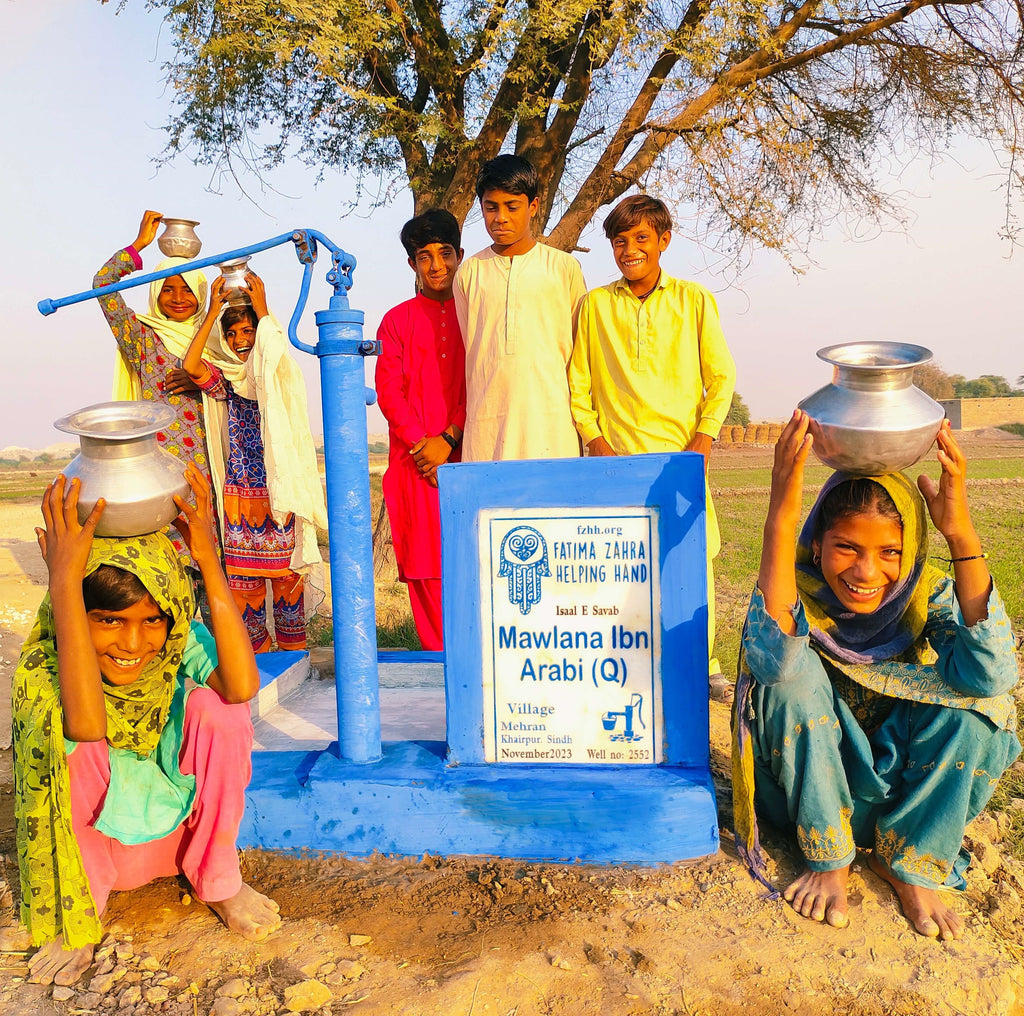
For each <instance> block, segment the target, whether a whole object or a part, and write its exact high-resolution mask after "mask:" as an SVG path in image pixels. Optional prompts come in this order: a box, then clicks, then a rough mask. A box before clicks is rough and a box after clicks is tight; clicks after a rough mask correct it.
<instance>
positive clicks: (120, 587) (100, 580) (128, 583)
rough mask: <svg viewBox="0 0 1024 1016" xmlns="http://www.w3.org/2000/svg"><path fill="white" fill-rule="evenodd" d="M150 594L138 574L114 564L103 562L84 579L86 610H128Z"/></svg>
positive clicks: (83, 596) (83, 594)
mask: <svg viewBox="0 0 1024 1016" xmlns="http://www.w3.org/2000/svg"><path fill="white" fill-rule="evenodd" d="M148 595H149V590H148V589H147V588H146V587H145V586H144V585H143V584H142V581H141V580H140V579H139V577H138V576H137V575H133V574H132V573H131V572H130V571H125V570H124V569H123V568H117V567H115V566H114V565H112V564H101V565H100V566H99V568H97V569H96V570H95V571H94V572H92V573H91V574H89V575H86V577H85V578H84V579H82V599H83V600H85V609H86V611H90V610H127V609H128V608H129V607H134V606H135V604H136V603H138V602H139V600H141V599H142V598H143V597H144V596H148Z"/></svg>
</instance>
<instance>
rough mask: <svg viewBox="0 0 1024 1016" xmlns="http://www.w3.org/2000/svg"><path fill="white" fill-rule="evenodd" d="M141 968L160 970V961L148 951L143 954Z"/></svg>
mask: <svg viewBox="0 0 1024 1016" xmlns="http://www.w3.org/2000/svg"><path fill="white" fill-rule="evenodd" d="M139 969H140V970H159V969H160V961H159V960H158V959H157V958H156V957H155V956H150V955H149V954H148V953H145V954H143V956H142V957H141V958H140V960H139Z"/></svg>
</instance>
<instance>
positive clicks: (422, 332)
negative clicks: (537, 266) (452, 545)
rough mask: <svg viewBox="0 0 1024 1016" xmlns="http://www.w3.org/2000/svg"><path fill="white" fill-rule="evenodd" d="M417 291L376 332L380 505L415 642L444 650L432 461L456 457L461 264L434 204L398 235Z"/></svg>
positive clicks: (461, 393)
mask: <svg viewBox="0 0 1024 1016" xmlns="http://www.w3.org/2000/svg"><path fill="white" fill-rule="evenodd" d="M401 240H402V246H403V247H405V250H406V252H407V253H408V255H409V266H410V267H411V268H412V270H413V271H414V272H415V273H416V287H417V290H418V293H417V295H416V296H414V297H413V298H412V299H411V300H407V301H406V302H405V303H400V304H399V305H398V306H397V307H393V308H392V309H391V310H390V311H388V313H387V314H386V315H385V316H384V320H383V321H381V323H380V328H378V329H377V338H378V339H379V340H380V342H381V346H382V351H381V355H380V357H379V358H378V360H377V374H376V384H377V398H378V400H379V404H380V408H381V412H382V413H383V414H384V416H385V418H386V419H387V421H388V434H389V438H390V452H389V455H388V469H387V472H386V473H385V474H384V483H383V487H384V502H385V504H386V505H387V509H388V517H389V518H390V519H391V533H392V538H393V540H394V545H395V558H396V559H397V561H398V577H399V579H401V581H402V582H405V583H406V584H407V586H408V588H409V601H410V603H411V604H412V616H413V620H414V621H415V623H416V631H417V632H418V634H419V637H420V643H421V645H422V646H423V648H424V649H427V650H440V649H443V648H444V635H443V628H442V623H441V519H440V510H439V505H438V497H437V467H438V466H440V465H442V464H443V463H445V462H448V461H452V462H457V461H458V460H459V459H460V458H461V453H460V451H459V442H460V441H461V439H462V431H463V428H464V427H465V424H466V362H465V348H464V347H463V344H462V334H461V332H460V331H459V322H458V319H457V318H456V316H455V304H454V303H453V302H452V281H453V279H454V278H455V270H456V269H457V268H458V267H459V264H460V263H461V262H462V255H463V251H462V247H461V246H460V245H461V243H462V238H461V234H460V231H459V224H458V222H457V221H456V220H455V217H454V216H453V215H452V214H451V213H449V212H445V211H442V210H441V209H433V210H431V211H429V212H425V213H424V214H423V215H418V216H416V218H414V219H410V220H409V221H408V222H407V223H406V224H405V225H404V226H403V227H402V233H401Z"/></svg>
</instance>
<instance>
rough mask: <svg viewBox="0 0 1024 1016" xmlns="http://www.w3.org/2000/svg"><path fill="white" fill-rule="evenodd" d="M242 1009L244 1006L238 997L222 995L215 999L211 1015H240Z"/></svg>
mask: <svg viewBox="0 0 1024 1016" xmlns="http://www.w3.org/2000/svg"><path fill="white" fill-rule="evenodd" d="M241 1011H242V1007H241V1005H240V1004H239V1002H238V999H237V998H230V997H229V996H227V995H221V996H220V998H218V999H216V1001H214V1003H213V1008H211V1009H210V1016H238V1014H239V1013H240V1012H241Z"/></svg>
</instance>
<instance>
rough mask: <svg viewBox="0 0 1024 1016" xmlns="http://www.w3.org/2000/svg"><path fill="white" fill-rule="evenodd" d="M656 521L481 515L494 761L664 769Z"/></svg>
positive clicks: (487, 749) (647, 511) (486, 698)
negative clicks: (657, 765)
mask: <svg viewBox="0 0 1024 1016" xmlns="http://www.w3.org/2000/svg"><path fill="white" fill-rule="evenodd" d="M657 511H658V510H657V508H588V509H579V508H572V509H566V508H548V509H538V508H518V509H509V508H502V509H497V508H489V509H483V510H481V512H480V529H479V532H480V568H481V572H482V575H481V578H482V582H481V590H482V593H483V595H482V596H481V598H480V601H481V611H482V614H483V617H482V622H483V623H482V630H483V661H482V663H483V668H482V673H483V711H484V758H485V760H486V761H488V762H510V763H514V762H522V763H533V764H536V763H538V762H543V763H548V762H561V763H575V764H585V765H630V764H636V765H651V764H653V763H657V762H661V761H662V740H663V739H662V707H661V645H660V632H661V626H660V623H656V619H657V618H658V617H659V608H658V605H659V603H660V590H659V574H658V518H657Z"/></svg>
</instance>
